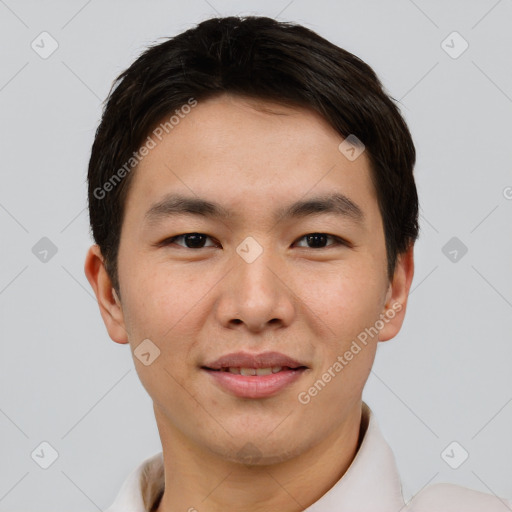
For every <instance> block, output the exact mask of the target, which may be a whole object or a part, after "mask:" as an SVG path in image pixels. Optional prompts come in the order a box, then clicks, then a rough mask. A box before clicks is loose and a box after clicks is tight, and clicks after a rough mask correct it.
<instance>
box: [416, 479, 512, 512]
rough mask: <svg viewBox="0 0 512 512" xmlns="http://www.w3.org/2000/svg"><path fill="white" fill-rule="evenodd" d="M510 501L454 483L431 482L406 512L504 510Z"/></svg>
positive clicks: (482, 511) (510, 508) (483, 511)
mask: <svg viewBox="0 0 512 512" xmlns="http://www.w3.org/2000/svg"><path fill="white" fill-rule="evenodd" d="M507 507H508V509H509V510H512V501H510V500H507V499H504V498H500V497H497V496H494V495H493V494H486V493H484V492H479V491H475V490H473V489H469V488H467V487H462V486H460V485H454V484H445V483H440V484H433V485H430V486H429V487H426V488H425V489H423V490H422V491H420V492H419V493H418V494H416V496H414V498H413V499H412V500H411V502H410V503H409V506H408V507H407V512H461V511H464V512H495V511H496V512H505V511H506V510H507Z"/></svg>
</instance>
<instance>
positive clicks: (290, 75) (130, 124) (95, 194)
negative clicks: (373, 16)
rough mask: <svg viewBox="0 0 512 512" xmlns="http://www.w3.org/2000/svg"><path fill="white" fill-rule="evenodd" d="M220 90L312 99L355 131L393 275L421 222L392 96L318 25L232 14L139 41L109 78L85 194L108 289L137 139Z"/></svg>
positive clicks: (339, 127) (301, 101)
mask: <svg viewBox="0 0 512 512" xmlns="http://www.w3.org/2000/svg"><path fill="white" fill-rule="evenodd" d="M225 93H229V94H233V95H240V96H245V97H253V98H259V99H264V100H270V101H276V102H278V103H282V104H288V105H291V106H300V107H305V108H309V109H312V110H314V111H316V112H318V113H319V114H320V115H322V116H323V118H325V119H326V120H327V122H329V123H330V125H331V126H332V127H333V128H334V129H335V130H336V131H337V132H338V133H340V134H341V135H342V136H343V137H347V136H349V135H351V134H354V135H355V136H356V137H357V139H359V140H360V141H362V143H363V144H364V145H365V151H366V153H365V154H366V155H367V156H368V158H369V159H370V164H371V177H372V181H373V184H374V186H375V189H376V193H377V198H378V205H379V209H380V213H381V215H382V220H383V225H384V234H385V239H386V252H387V260H388V276H389V278H390V279H391V278H392V276H393V273H394V270H395V265H396V259H397V256H398V255H399V254H401V253H403V252H405V251H406V250H407V249H408V248H409V247H410V244H411V243H414V242H415V240H416V238H417V237H418V229H419V228H418V195H417V191H416V185H415V182H414V177H413V168H414V164H415V160H416V152H415V148H414V144H413V141H412V138H411V134H410V132H409V129H408V128H407V125H406V123H405V121H404V119H403V118H402V116H401V114H400V111H399V110H398V108H397V106H396V105H395V103H394V100H393V101H392V98H390V97H389V96H388V95H387V94H386V93H385V92H384V89H383V87H382V85H381V83H380V81H379V79H378V78H377V76H376V74H375V72H374V71H373V70H372V68H370V67H369V66H368V65H367V64H365V63H364V62H363V61H362V60H360V59H359V58H358V57H356V56H355V55H353V54H351V53H349V52H347V51H346V50H343V49H342V48H339V47H338V46H336V45H334V44H332V43H330V42H329V41H327V40H326V39H324V38H322V37H320V36H319V35H318V34H316V33H315V32H313V31H311V30H309V29H307V28H305V27H303V26H301V25H297V24H292V23H290V22H278V21H276V20H274V19H271V18H267V17H257V16H248V17H234V16H230V17H225V18H212V19H208V20H206V21H203V22H202V23H199V24H198V25H197V26H196V27H194V28H192V29H189V30H187V31H185V32H183V33H181V34H179V35H177V36H175V37H172V38H169V39H166V40H165V41H164V42H163V43H159V44H155V45H154V46H152V47H149V48H148V49H146V50H145V51H144V53H142V54H141V55H140V57H138V58H137V60H136V61H135V62H134V63H133V64H132V65H131V66H130V67H129V68H128V69H126V70H125V71H124V72H123V73H121V74H120V75H119V77H118V78H117V79H116V80H115V81H114V82H113V84H112V88H111V90H110V93H109V96H108V98H107V99H106V100H105V103H106V105H105V106H104V110H103V115H102V119H101V123H100V125H99V126H98V129H97V131H96V136H95V140H94V143H93V146H92V152H91V158H90V161H89V170H88V182H89V183H88V186H89V191H88V199H89V216H90V223H91V229H92V235H93V237H94V240H95V242H96V243H97V244H98V245H99V246H100V249H101V252H102V254H103V256H104V258H105V265H106V268H107V272H108V274H109V276H110V278H111V279H112V284H113V286H114V288H115V290H116V291H117V292H118V293H119V282H118V275H117V253H118V248H119V242H120V237H121V227H122V220H123V212H124V205H125V200H126V195H127V191H128V188H129V186H130V182H131V178H132V177H133V174H134V173H133V172H130V171H131V168H132V167H133V169H135V168H136V165H137V163H138V161H139V158H140V157H139V155H138V153H137V151H138V149H139V148H141V145H142V144H143V143H144V141H145V140H146V139H147V140H148V141H149V137H148V135H149V134H150V132H151V130H152V129H153V128H154V127H155V126H156V125H157V124H158V123H159V122H161V121H162V119H163V118H165V117H166V116H170V115H172V114H173V113H174V112H176V113H177V114H178V113H179V110H178V109H180V108H184V107H183V106H184V105H190V104H192V103H191V99H192V100H193V101H196V102H197V100H205V99H207V98H211V97H214V96H218V95H221V94H225ZM188 108H190V107H188ZM167 125H170V123H167ZM171 128H172V127H171ZM127 166H129V167H127Z"/></svg>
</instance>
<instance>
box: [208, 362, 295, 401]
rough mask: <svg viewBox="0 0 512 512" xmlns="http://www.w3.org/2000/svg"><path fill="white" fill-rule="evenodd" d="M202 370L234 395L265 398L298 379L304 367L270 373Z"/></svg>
mask: <svg viewBox="0 0 512 512" xmlns="http://www.w3.org/2000/svg"><path fill="white" fill-rule="evenodd" d="M203 370H204V368H203ZM204 371H206V372H207V373H208V374H209V375H211V376H212V378H213V379H214V380H215V382H216V383H217V384H218V385H219V386H220V387H221V388H222V389H223V390H225V391H228V392H229V393H232V394H233V395H235V396H238V397H240V398H266V397H270V396H273V395H276V394H277V393H279V392H280V391H282V390H283V389H284V388H285V387H286V386H289V385H290V384H292V383H293V382H295V381H297V380H298V379H300V377H301V375H302V374H303V373H304V371H305V368H304V369H300V370H282V371H280V372H277V373H271V374H270V375H237V374H235V373H230V372H223V371H214V370H204Z"/></svg>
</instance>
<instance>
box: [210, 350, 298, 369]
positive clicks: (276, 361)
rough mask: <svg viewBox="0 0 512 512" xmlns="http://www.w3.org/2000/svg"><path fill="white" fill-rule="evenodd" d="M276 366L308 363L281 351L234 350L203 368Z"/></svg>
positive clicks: (291, 366)
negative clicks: (256, 352)
mask: <svg viewBox="0 0 512 512" xmlns="http://www.w3.org/2000/svg"><path fill="white" fill-rule="evenodd" d="M274 366H287V367H288V368H300V367H306V365H304V364H302V363H300V362H299V361H296V360H295V359H292V358H291V357H288V356H287V355H285V354H281V353H280V352H262V353H261V354H249V353H247V352H233V353H232V354H226V355H224V356H222V357H219V358H218V359H216V360H215V361H213V362H211V363H208V364H205V365H204V366H203V368H208V369H210V370H220V369H221V368H271V367H274Z"/></svg>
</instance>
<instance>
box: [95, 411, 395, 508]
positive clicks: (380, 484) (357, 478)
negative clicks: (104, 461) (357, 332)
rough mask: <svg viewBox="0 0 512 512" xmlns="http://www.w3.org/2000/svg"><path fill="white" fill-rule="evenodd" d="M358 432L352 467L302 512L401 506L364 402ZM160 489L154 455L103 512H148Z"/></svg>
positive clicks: (389, 456) (160, 465)
mask: <svg viewBox="0 0 512 512" xmlns="http://www.w3.org/2000/svg"><path fill="white" fill-rule="evenodd" d="M361 432H362V436H363V438H362V441H361V443H360V446H359V450H358V451H357V453H356V456H355V457H354V460H353V461H352V464H351V465H350V466H349V468H348V469H347V471H346V472H345V473H344V475H343V476H342V477H341V479H340V480H338V482H337V483H336V484H335V485H334V486H333V487H331V489H330V490H329V491H327V493H325V494H324V495H323V496H322V497H321V498H320V499H319V500H318V501H316V502H315V503H313V505H311V506H310V507H309V508H307V509H306V510H305V512H332V511H334V510H350V512H368V511H370V510H371V511H372V512H397V510H401V509H402V508H403V507H404V499H403V496H402V486H401V483H400V476H399V473H398V469H397V466H396V462H395V458H394V455H393V453H392V451H391V449H390V447H389V445H388V443H387V442H386V440H385V439H384V437H383V436H382V433H381V431H380V428H379V426H378V423H377V420H376V418H375V415H374V414H373V412H372V410H371V409H370V408H369V407H368V405H367V404H366V403H365V402H362V415H361ZM163 487H164V461H163V452H158V453H156V454H154V455H152V456H151V457H149V458H147V459H145V460H144V461H143V462H142V463H141V464H140V465H139V466H138V467H137V468H136V469H135V470H134V471H132V472H131V473H130V475H129V476H128V478H127V479H126V480H125V481H124V483H123V485H122V487H121V489H120V491H119V493H118V495H117V497H116V499H115V501H114V503H113V504H112V506H111V507H109V508H108V509H107V510H106V511H105V512H150V510H151V505H153V503H154V501H155V500H156V499H157V498H158V497H159V495H160V492H161V491H162V489H163ZM145 501H146V503H148V505H147V506H146V505H145V504H144V502H145Z"/></svg>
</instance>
